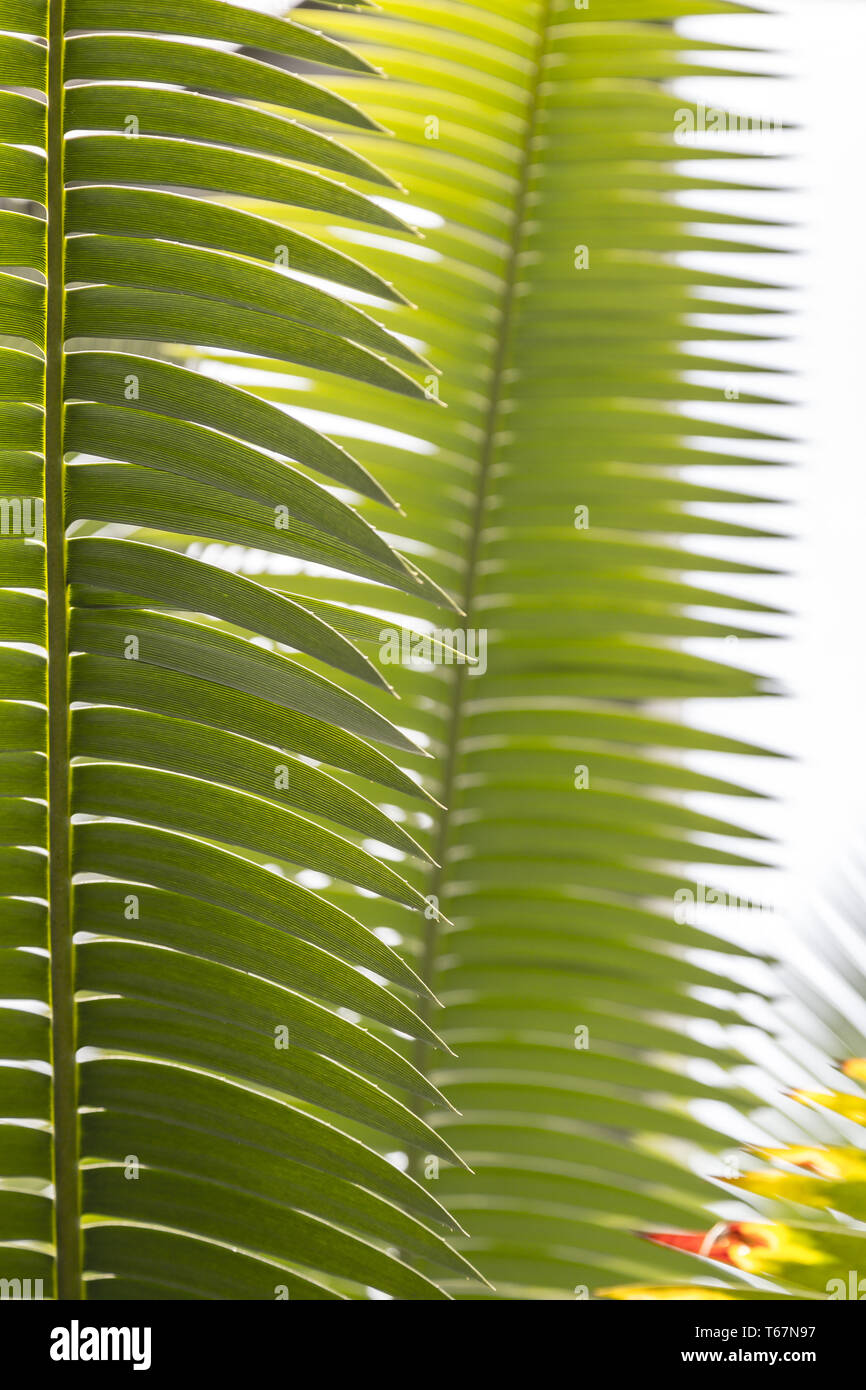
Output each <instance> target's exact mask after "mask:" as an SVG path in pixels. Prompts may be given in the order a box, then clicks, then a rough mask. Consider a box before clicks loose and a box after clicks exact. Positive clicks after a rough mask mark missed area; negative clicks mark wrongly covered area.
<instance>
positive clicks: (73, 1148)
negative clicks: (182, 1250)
mask: <svg viewBox="0 0 866 1390" xmlns="http://www.w3.org/2000/svg"><path fill="white" fill-rule="evenodd" d="M64 47H65V0H49V6H48V123H47V137H46V154H47V168H46V182H47V190H48V191H47V194H46V207H47V214H48V220H47V228H46V279H47V288H46V303H45V571H46V580H45V582H46V592H47V627H48V692H47V698H48V856H49V857H48V901H49V908H48V924H49V925H48V936H49V946H50V953H51V971H50V981H51V995H50V1003H51V1064H52V1079H51V1117H52V1123H53V1130H54V1223H55V1241H56V1295H57V1298H58V1299H80V1298H81V1219H80V1196H79V1168H78V1096H77V1089H78V1088H77V1070H76V1062H75V981H74V952H73V945H72V877H71V852H70V842H69V841H70V823H69V807H70V791H69V787H70V769H69V609H68V599H67V589H66V515H65V498H64V490H65V478H64V461H63V455H64V448H63V348H64V295H65V286H64V249H65V248H64V240H65V231H64V177H63V127H64V109H63V107H64V101H63V97H64V93H63V81H64V58H65V52H64Z"/></svg>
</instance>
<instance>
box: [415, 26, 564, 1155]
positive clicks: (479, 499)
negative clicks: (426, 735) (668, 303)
mask: <svg viewBox="0 0 866 1390" xmlns="http://www.w3.org/2000/svg"><path fill="white" fill-rule="evenodd" d="M551 17H552V0H544V3H543V6H542V9H541V12H540V14H539V28H538V40H537V44H536V50H535V61H534V68H533V76H532V82H531V86H530V89H529V92H528V94H527V103H526V118H525V130H524V145H523V152H522V156H521V167H520V174H519V182H518V188H517V196H516V199H515V204H514V215H513V217H512V222H511V232H510V236H509V244H508V251H507V264H506V267H505V277H504V280H505V282H504V286H503V294H502V307H501V311H500V320H499V333H498V341H497V347H496V354H495V357H494V362H493V369H492V373H491V392H490V402H489V407H488V410H487V415H486V421H485V427H484V439H483V443H482V447H481V455H480V460H479V467H478V480H477V488H476V493H475V506H474V509H473V516H472V524H471V531H470V539H469V547H468V552H467V558H466V568H465V570H464V580H463V593H462V608H463V610H464V612H465V615H466V617H465V619H464V621H465V623H466V626H467V628H469V627H471V626H472V618H473V612H474V607H475V594H476V587H477V582H478V561H479V557H480V554H481V545H482V541H483V537H484V524H485V515H486V511H487V504H488V500H489V495H490V475H491V469H492V464H493V459H494V455H495V450H496V436H497V432H498V429H499V418H500V413H501V410H502V405H503V400H504V395H505V387H506V372H507V368H508V357H509V352H510V350H511V339H512V331H513V326H514V317H515V304H516V299H517V285H518V266H519V261H520V253H521V250H522V246H523V237H524V230H525V223H526V212H527V203H528V199H529V192H530V181H531V178H532V170H533V163H534V149H535V139H536V135H537V131H538V116H539V111H540V108H541V84H542V76H543V71H544V60H545V56H546V53H547V41H548V32H549V28H550V22H551ZM466 681H467V668H466V666H465V665H463V664H458V665H456V666H455V667H454V668H453V676H452V684H451V701H450V708H449V713H448V729H447V734H446V744H445V757H444V767H443V775H442V784H441V792H440V800H441V801H442V804H443V806H444V808H445V809H444V810H443V811H442V812H441V813H440V816H439V822H438V826H437V830H436V836H435V840H434V846H433V858H434V859H435V860H436V864H437V866H438V867H436V868H434V869H433V870H432V871H431V875H430V887H429V890H428V892H429V894H430V896H432V897H433V898H434V900H435V901H436V902H438V903H439V905H440V907H441V904H442V898H443V895H444V892H445V879H446V874H447V857H448V848H449V841H450V834H451V809H452V805H453V801H454V789H455V783H456V778H457V769H458V765H459V762H460V736H461V735H460V731H461V727H462V724H463V715H464V704H465V701H466ZM438 949H439V916H438V914H437V915H435V916H431V917H430V918H428V919H427V921H426V923H425V933H424V948H423V953H422V957H421V963H420V969H419V974H420V976H421V978H422V980H423V981H424V983H425V984H427V985H428V986H430V988H431V989H433V988H434V976H435V971H436V957H437V953H438ZM420 1012H421V1016H422V1017H423V1018H424V1020H425V1022H428V1023H429V1022H430V1014H431V1006H430V1002H429V1000H425V1001H422V1002H421V1005H420ZM430 1052H431V1048H430V1044H429V1043H427V1042H424V1041H422V1040H418V1041H417V1042H416V1045H415V1059H414V1060H415V1065H416V1067H417V1068H418V1069H419V1071H421V1072H423V1073H424V1074H425V1075H426V1074H427V1071H428V1069H429V1062H430ZM420 1162H421V1160H420V1158H419V1157H418V1156H417V1155H413V1158H412V1160H411V1162H410V1171H411V1172H413V1174H414V1176H416V1177H417V1176H418V1169H419V1167H420Z"/></svg>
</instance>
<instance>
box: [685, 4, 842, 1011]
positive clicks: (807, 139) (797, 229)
mask: <svg viewBox="0 0 866 1390" xmlns="http://www.w3.org/2000/svg"><path fill="white" fill-rule="evenodd" d="M766 8H767V9H770V8H772V10H773V13H772V14H768V15H766V16H744V17H734V18H725V19H712V20H692V21H689V22H688V23H687V24H683V25H682V26H681V27H682V29H683V31H684V32H686V33H689V34H692V35H694V36H695V37H701V38H713V39H718V40H723V41H727V42H739V41H742V42H743V43H745V44H749V45H754V46H762V47H766V48H770V49H773V50H775V52H774V53H773V55H772V56H771V57H769V58H768V57H767V56H766V55H761V56H757V55H756V56H754V57H749V58H747V59H740V58H739V57H737V58H736V60H735V61H736V64H737V65H738V66H743V67H746V66H747V65H748V67H750V68H752V69H754V70H761V71H775V72H779V73H782V74H787V76H786V77H785V79H784V80H781V81H779V80H776V81H764V80H762V79H756V78H754V77H749V78H748V79H745V80H739V79H713V80H711V81H708V80H707V79H705V78H698V79H694V80H689V81H688V82H686V83H682V84H680V88H679V90H681V91H682V93H683V95H684V96H688V97H690V98H691V99H693V100H697V101H702V102H704V103H706V104H707V105H717V106H726V107H731V108H733V109H736V110H739V111H740V112H743V113H747V114H750V115H754V116H757V117H763V118H765V119H775V120H782V121H789V122H793V123H796V124H798V125H799V126H800V127H801V129H800V130H798V131H796V132H772V133H769V134H766V135H763V136H753V135H750V136H744V137H739V139H740V142H741V144H742V142H743V141H745V142H746V145H747V146H748V145H749V144H751V145H752V146H753V147H755V148H760V149H761V150H762V151H765V152H767V153H777V152H778V153H784V154H785V155H786V156H787V157H786V158H785V159H783V160H781V161H779V162H778V163H777V164H776V165H775V168H774V170H773V171H772V172H771V173H770V177H769V178H768V177H767V173H768V168H769V167H770V166H768V165H767V164H764V165H762V166H760V167H758V166H756V167H755V169H754V170H753V171H752V172H751V174H749V175H748V176H747V177H748V178H749V179H750V180H753V181H760V182H765V183H769V182H777V183H782V184H784V185H785V186H786V187H788V188H793V189H794V190H795V191H794V192H791V193H785V195H784V196H780V195H779V194H772V195H768V194H762V193H750V194H745V195H742V197H741V198H738V199H737V206H738V208H739V209H741V210H742V211H743V212H744V213H746V214H749V215H757V216H764V215H766V216H770V217H776V218H785V219H786V220H790V221H792V222H795V223H796V224H797V225H795V226H793V227H790V228H781V229H780V228H769V229H766V230H764V229H760V230H758V231H756V232H754V233H753V232H751V231H750V232H748V233H747V234H746V236H745V237H744V239H750V240H754V241H761V242H764V243H765V244H768V245H776V246H785V247H790V248H792V249H796V250H798V252H799V253H800V254H797V255H795V256H790V257H782V258H767V257H761V256H756V257H754V258H752V257H749V258H744V257H713V258H710V260H709V263H710V264H712V263H715V264H716V265H717V267H718V268H719V269H724V270H729V271H730V272H731V273H734V274H750V273H754V274H755V275H756V276H759V277H761V278H763V279H765V280H773V281H779V282H780V283H784V282H787V283H788V284H791V285H794V286H795V287H798V288H797V289H796V290H795V293H794V294H793V295H790V296H789V295H783V296H779V295H772V296H769V297H768V298H767V299H766V303H768V304H769V303H774V302H775V303H780V302H781V303H784V304H787V305H788V306H789V307H791V308H793V310H794V315H793V318H792V319H790V320H788V321H786V323H785V324H784V325H783V327H782V331H783V333H785V334H786V335H787V334H790V335H792V338H793V340H792V341H788V342H782V343H769V344H756V345H754V346H749V347H748V348H747V349H746V350H745V352H743V350H742V349H740V348H737V347H736V346H735V347H734V350H733V351H732V352H731V354H730V355H731V356H732V357H733V358H737V357H738V356H743V357H745V359H746V360H748V361H752V362H755V363H757V362H767V363H768V364H775V365H779V366H781V367H784V368H787V369H790V370H793V371H795V372H797V373H799V375H798V376H797V377H794V378H791V379H788V380H785V379H782V380H781V383H780V384H776V385H774V384H772V383H771V382H770V383H769V384H768V388H767V393H768V394H774V393H777V394H780V395H781V394H785V395H786V396H789V397H790V398H791V399H792V400H793V401H795V402H796V403H797V407H798V408H797V409H796V410H791V411H785V412H779V411H776V410H771V409H766V408H762V407H744V406H739V405H735V404H729V403H727V402H724V403H722V404H721V405H720V407H719V408H718V409H713V410H712V411H711V413H712V414H713V415H714V417H715V418H719V419H725V420H729V421H731V420H738V421H739V423H742V424H746V425H749V426H754V427H757V428H766V429H768V430H771V431H773V430H775V431H777V432H779V433H789V434H797V435H799V436H800V437H801V438H802V439H803V440H804V442H803V444H802V445H800V446H796V447H793V448H792V447H790V446H787V445H784V446H778V445H769V446H758V447H757V448H756V447H753V446H751V445H748V444H747V445H745V446H744V452H748V453H750V454H752V455H753V456H761V457H766V458H768V459H773V458H778V459H783V458H788V459H793V460H794V461H795V462H796V464H797V467H796V468H794V469H791V470H786V471H785V472H784V473H783V472H782V471H780V470H778V469H766V470H765V469H756V470H754V472H752V473H750V474H748V475H747V477H748V481H747V482H746V483H745V487H746V489H747V490H751V491H754V492H756V493H762V494H763V495H782V496H787V497H789V498H791V499H792V503H793V505H792V506H791V507H786V508H784V509H778V508H776V509H774V508H763V507H761V508H749V509H748V514H749V516H750V517H752V518H753V519H754V520H755V521H756V522H757V524H766V526H767V527H768V528H773V529H779V530H788V531H791V532H793V533H794V534H795V537H796V539H795V540H794V541H793V542H792V543H781V544H780V543H779V542H773V541H770V542H764V541H754V542H753V541H726V542H724V547H725V550H724V553H727V554H730V555H732V556H733V555H737V556H740V557H742V558H743V559H747V560H749V561H750V562H752V563H756V564H766V565H768V566H782V567H784V568H786V569H787V570H790V571H793V573H792V574H790V575H788V576H785V577H783V578H781V579H772V580H762V579H759V580H756V579H754V578H753V577H750V576H747V577H744V578H743V579H742V580H737V581H736V591H737V592H740V593H743V594H744V595H748V596H751V597H755V596H757V594H758V593H760V594H761V595H763V596H766V598H767V599H768V601H769V602H771V603H775V604H778V605H779V606H780V607H784V608H787V609H791V610H793V612H794V617H793V619H792V620H787V621H786V620H782V621H778V622H775V623H774V625H775V626H777V627H778V630H779V631H781V632H783V633H786V634H787V635H788V636H789V640H787V641H784V642H775V643H771V642H749V643H740V644H739V645H738V646H737V645H735V644H733V643H728V644H724V647H723V648H722V652H723V655H724V656H725V657H727V658H728V659H730V660H732V661H735V662H742V664H744V665H747V666H750V667H751V668H752V669H755V670H758V671H760V672H762V673H764V674H766V675H768V676H770V677H773V678H774V679H775V680H776V681H778V682H780V683H781V684H782V685H783V686H784V688H785V689H786V690H787V691H788V692H789V697H788V698H786V699H784V700H754V701H742V702H739V701H736V702H734V701H728V702H709V701H708V702H701V703H700V704H698V703H696V704H693V705H692V707H691V709H692V717H693V718H694V721H695V722H696V723H701V724H705V725H706V726H708V727H712V728H715V729H718V730H719V731H720V732H725V733H732V734H734V735H735V736H738V737H742V738H744V739H748V740H753V741H755V742H758V743H761V744H764V745H766V746H770V747H773V748H777V749H780V750H783V751H788V752H791V753H793V754H795V755H796V757H797V759H798V761H797V762H796V763H794V764H789V765H787V766H782V765H779V764H776V763H769V762H764V763H761V764H758V765H756V766H750V765H749V763H748V761H747V760H741V759H727V758H725V759H721V758H718V757H716V758H706V759H702V760H701V764H702V765H703V766H704V767H706V769H707V770H708V771H716V772H719V773H721V774H722V775H724V774H725V773H728V774H730V775H732V776H736V777H739V778H741V779H742V780H743V781H747V782H749V783H750V784H751V785H753V786H756V787H759V788H760V789H762V790H767V791H771V792H772V793H773V794H774V795H776V796H777V797H779V798H780V801H779V802H778V803H776V804H769V805H767V804H764V805H761V804H757V805H755V804H750V805H749V806H748V807H747V808H746V809H748V810H749V812H750V815H749V819H748V822H747V823H749V824H751V825H752V826H753V827H754V828H756V829H759V830H761V831H763V832H765V833H768V834H773V835H774V836H776V837H778V839H779V841H780V843H779V846H778V853H777V854H774V855H773V858H775V859H777V860H778V861H779V862H780V863H781V864H782V866H783V870H782V872H781V873H780V874H778V875H776V876H774V877H775V886H774V888H771V889H770V890H768V888H767V883H766V878H767V876H766V875H764V874H762V873H760V872H748V871H738V872H736V873H735V874H732V875H731V879H730V882H731V886H732V888H733V889H734V891H737V892H739V893H740V894H748V895H749V896H751V897H754V898H755V899H759V898H763V899H764V900H766V899H767V897H768V892H769V896H770V898H771V899H772V900H773V901H774V902H775V903H776V904H777V905H778V912H777V915H776V923H775V928H774V927H773V926H772V925H770V924H769V923H767V922H766V921H765V922H762V923H761V924H760V925H759V929H758V930H759V932H760V934H761V936H763V937H764V938H765V939H764V940H760V941H759V940H757V939H756V934H755V928H754V926H752V927H751V928H750V935H749V939H750V941H751V942H752V944H753V945H754V946H755V947H756V949H767V948H768V947H769V946H771V945H772V946H775V947H779V946H781V947H782V949H784V950H787V949H790V947H791V944H792V939H793V933H794V932H795V931H796V930H798V929H800V928H802V930H803V931H804V932H805V934H806V935H807V937H809V938H811V939H812V941H814V942H815V943H816V945H817V949H818V953H819V955H820V953H821V949H822V945H823V944H824V943H825V941H826V936H825V933H826V930H827V917H828V914H831V915H832V900H833V897H834V895H835V893H836V892H839V893H842V892H844V891H845V889H846V886H847V885H848V883H849V879H850V876H851V875H852V874H856V873H857V868H856V866H857V857H858V849H862V847H863V846H864V842H866V837H864V835H863V825H864V802H866V796H864V774H866V746H864V740H863V738H862V734H861V727H862V705H863V684H864V679H863V678H864V665H866V661H864V656H863V621H862V617H861V608H862V591H863V577H862V576H863V556H864V542H866V538H864V534H863V523H864V517H866V479H864V465H863V452H864V451H863V444H862V439H863V433H864V431H863V407H864V400H866V380H864V373H863V368H864V353H863V350H862V335H863V332H864V324H866V260H864V224H863V210H864V195H863V191H862V189H863V180H862V177H861V174H860V153H861V86H862V74H861V69H862V58H863V54H864V53H866V5H864V4H863V3H862V0H771V3H768V4H767V6H766ZM706 138H707V140H713V139H715V140H717V139H718V138H719V137H718V136H708V137H706ZM733 138H734V142H735V143H736V140H737V137H733ZM726 167H732V166H726ZM737 169H738V172H739V174H740V176H741V177H742V170H743V166H742V164H740V165H738V166H737ZM705 196H706V195H700V197H705ZM690 201H691V200H690ZM714 202H715V203H716V205H717V206H719V207H723V208H724V209H725V210H727V211H730V210H732V209H733V207H734V203H732V201H731V195H730V194H723V195H722V196H721V198H720V199H718V200H714ZM701 259H702V260H704V261H706V260H707V258H701ZM741 322H742V325H743V326H744V327H745V328H746V329H751V330H753V331H754V330H756V329H757V330H758V331H763V329H764V327H765V326H766V328H767V330H769V331H773V328H774V324H773V320H772V319H771V318H767V319H744V320H742V321H741ZM729 323H730V321H729ZM775 327H776V328H777V329H778V327H779V324H778V322H776V324H775ZM713 350H715V349H713ZM708 380H709V379H708ZM752 381H754V378H753V379H752ZM730 384H731V385H732V386H737V385H738V384H742V386H743V387H744V388H745V389H748V388H749V379H748V378H741V379H738V378H737V377H736V376H735V375H732V377H731V383H730ZM756 389H759V390H760V389H761V387H760V386H758V387H757V388H756ZM705 409H706V410H707V411H708V412H710V407H706V408H705ZM724 471H725V472H726V473H727V472H728V470H724ZM700 473H701V474H702V475H703V477H704V478H705V479H706V480H707V481H713V480H719V479H720V476H721V475H720V472H719V471H718V470H710V469H705V470H700ZM695 476H699V475H697V474H696V475H695ZM743 479H744V470H736V469H732V470H731V471H730V482H731V484H732V485H733V486H735V487H741V488H742V487H743V486H744V482H743ZM725 511H726V512H728V511H729V509H725ZM720 514H721V513H720ZM706 548H707V549H713V550H716V551H717V553H718V551H719V542H718V541H717V540H715V539H714V538H708V540H707V545H706ZM701 578H702V577H701V576H699V577H698V579H699V582H700V579H701ZM771 621H772V620H771ZM749 623H750V625H752V624H753V625H754V626H756V627H759V628H762V629H764V630H766V627H767V624H766V622H765V621H764V620H762V619H760V618H759V619H758V620H756V621H755V620H749ZM744 625H745V624H744ZM695 647H696V649H698V650H703V651H705V652H706V654H707V655H708V656H716V657H717V656H718V655H719V651H720V646H719V643H717V642H704V643H700V644H697V643H696V644H695ZM730 805H731V810H732V812H734V813H737V812H739V814H740V816H742V812H743V809H744V808H745V803H743V802H741V801H738V802H732V803H730ZM702 809H707V810H711V806H710V804H709V802H707V804H706V806H705V807H703V806H702ZM859 872H860V873H861V874H862V872H863V871H862V868H861V869H860V871H859ZM719 877H720V876H719V873H718V871H717V870H715V871H710V870H707V871H706V879H707V881H708V882H719ZM861 899H862V889H861ZM863 917H864V918H866V911H864V913H863ZM797 955H798V958H799V956H800V953H799V951H798V952H797ZM860 959H861V960H862V959H863V952H862V951H861V952H860ZM809 972H810V976H811V977H812V978H816V975H820V974H821V970H820V967H819V965H818V964H817V963H816V962H815V961H812V962H811V963H810V965H809ZM823 983H824V985H825V987H826V988H827V989H828V990H829V991H830V993H831V995H832V997H834V998H837V999H839V1000H840V1001H842V1000H843V998H844V997H845V986H844V984H842V982H840V981H839V980H838V979H831V978H830V977H829V976H827V977H826V978H824V979H823ZM846 1004H847V1006H848V1008H849V1011H850V1012H851V1014H852V1016H854V1017H858V1016H859V1017H860V1018H861V1019H864V1020H866V1010H864V1009H863V1006H862V1005H861V1004H860V1003H859V1001H857V1000H856V999H855V998H854V997H851V998H850V999H847V1000H846ZM861 1026H862V1024H861Z"/></svg>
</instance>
